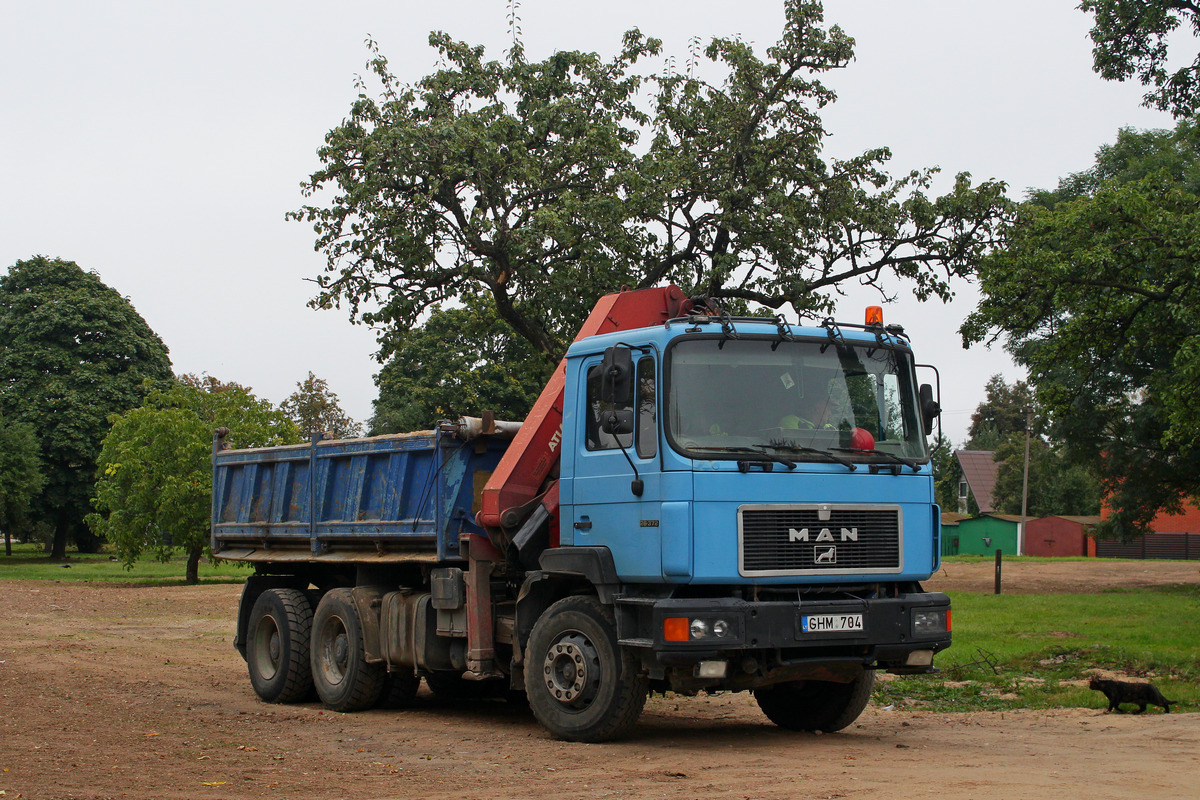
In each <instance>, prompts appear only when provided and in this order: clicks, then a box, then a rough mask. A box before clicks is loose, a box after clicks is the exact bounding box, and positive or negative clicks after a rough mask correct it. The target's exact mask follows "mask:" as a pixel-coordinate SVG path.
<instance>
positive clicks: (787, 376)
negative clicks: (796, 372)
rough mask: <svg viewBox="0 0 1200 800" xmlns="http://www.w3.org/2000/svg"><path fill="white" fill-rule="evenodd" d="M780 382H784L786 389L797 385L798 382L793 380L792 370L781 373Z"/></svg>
mask: <svg viewBox="0 0 1200 800" xmlns="http://www.w3.org/2000/svg"><path fill="white" fill-rule="evenodd" d="M779 382H780V383H782V384H783V388H784V389H791V388H792V387H793V386H795V385H796V382H795V381H794V380H792V374H791V373H790V372H785V373H783V374H782V375H780V376H779Z"/></svg>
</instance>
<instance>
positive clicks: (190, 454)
mask: <svg viewBox="0 0 1200 800" xmlns="http://www.w3.org/2000/svg"><path fill="white" fill-rule="evenodd" d="M204 384H207V386H208V388H207V389H206V388H200V386H202V385H204ZM220 426H224V427H227V428H229V429H230V442H231V444H232V443H236V444H237V445H238V446H239V447H265V446H271V445H279V444H292V443H296V442H299V441H300V434H299V431H298V429H297V428H296V425H295V423H293V422H292V421H291V419H289V418H288V416H287V415H286V414H284V413H283V412H282V411H280V410H278V409H276V408H274V407H273V406H272V405H271V404H270V403H268V402H267V401H265V400H259V399H257V398H255V397H254V396H253V395H252V394H250V392H249V391H248V390H246V389H244V388H243V387H240V386H237V385H236V384H222V383H221V382H219V381H216V380H213V379H207V380H204V379H196V378H194V377H191V376H189V377H188V379H187V381H186V382H184V381H181V382H178V383H176V384H175V385H174V386H172V387H171V388H170V389H169V390H167V391H162V390H158V389H156V390H153V391H151V392H150V394H149V396H148V397H147V398H146V403H145V405H143V406H141V407H140V408H135V409H133V410H131V411H128V412H126V413H125V414H123V415H120V416H117V417H114V420H113V425H112V429H111V430H110V431H109V433H108V435H107V436H106V437H105V438H104V444H103V448H102V449H101V451H100V456H99V458H98V459H97V473H96V478H97V479H96V498H95V501H94V505H95V508H96V513H94V514H91V515H89V516H88V518H87V521H88V524H89V525H91V526H92V527H93V528H94V529H95V531H96V533H97V534H98V535H101V536H104V537H105V538H106V539H107V540H108V541H109V542H110V543H111V544H112V545H113V547H114V548H115V550H116V552H117V555H118V556H119V557H120V558H121V560H122V562H123V563H124V564H125V565H126V566H127V567H132V565H133V563H134V562H135V561H136V560H137V559H138V558H140V557H141V556H142V554H143V553H145V552H150V553H152V554H153V555H154V556H155V557H156V558H158V559H159V560H160V561H167V560H168V559H170V557H171V555H172V553H173V552H175V551H176V550H177V549H182V550H183V551H184V552H186V553H187V556H188V566H187V581H188V582H189V583H195V582H196V578H197V571H196V569H197V565H198V563H199V560H200V558H201V556H202V555H203V554H204V552H205V549H206V548H207V547H208V544H209V519H210V513H211V509H212V460H211V455H212V438H213V431H214V429H216V428H217V427H220Z"/></svg>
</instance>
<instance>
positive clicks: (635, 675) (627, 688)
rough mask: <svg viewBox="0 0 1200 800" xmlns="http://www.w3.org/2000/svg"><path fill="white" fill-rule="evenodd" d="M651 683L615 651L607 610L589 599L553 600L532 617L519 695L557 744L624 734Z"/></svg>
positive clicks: (614, 632)
mask: <svg viewBox="0 0 1200 800" xmlns="http://www.w3.org/2000/svg"><path fill="white" fill-rule="evenodd" d="M648 686H649V681H648V679H647V677H646V675H644V674H643V673H642V671H641V667H640V664H639V663H638V660H637V659H636V658H635V657H634V656H633V655H632V654H631V653H630V652H629V651H627V650H624V649H622V648H621V646H620V645H618V644H617V626H616V621H615V619H614V618H613V613H612V610H611V609H610V608H608V607H606V606H604V605H602V604H601V603H600V601H599V600H597V599H596V598H594V597H583V596H577V597H567V598H564V599H563V600H559V601H558V602H557V603H555V604H554V605H552V606H550V608H548V609H546V611H545V612H544V613H543V614H542V615H541V616H540V617H539V618H538V621H537V622H536V623H535V624H534V626H533V630H532V631H531V632H530V634H529V642H528V644H527V646H526V648H525V693H526V695H527V696H528V698H529V707H530V709H531V710H532V711H533V715H534V717H536V718H537V721H538V722H540V723H541V724H542V727H544V728H545V729H546V730H548V731H549V732H550V733H551V734H553V735H554V736H555V737H557V738H559V739H565V740H567V741H573V742H603V741H608V740H611V739H615V738H617V737H619V736H621V735H622V734H623V733H625V732H626V731H628V730H629V729H630V728H631V727H632V726H633V724H634V723H635V722H636V721H637V718H638V715H640V714H641V713H642V707H643V706H644V705H645V704H646V693H647V690H648Z"/></svg>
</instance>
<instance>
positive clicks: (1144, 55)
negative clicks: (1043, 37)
mask: <svg viewBox="0 0 1200 800" xmlns="http://www.w3.org/2000/svg"><path fill="white" fill-rule="evenodd" d="M1079 8H1080V9H1082V10H1083V11H1086V12H1089V13H1091V14H1093V15H1094V24H1093V26H1092V30H1091V37H1092V42H1093V43H1094V44H1095V47H1093V48H1092V59H1093V67H1094V69H1095V71H1096V72H1097V73H1098V74H1099V75H1100V76H1101V77H1102V78H1105V79H1107V80H1110V81H1125V80H1129V79H1130V78H1132V77H1135V76H1136V77H1137V79H1138V80H1139V81H1141V83H1142V85H1143V86H1149V87H1152V88H1151V89H1150V90H1149V91H1148V92H1146V95H1145V98H1144V99H1143V105H1145V106H1148V107H1150V108H1157V109H1159V110H1161V111H1170V112H1171V113H1172V114H1174V115H1175V117H1176V118H1182V117H1188V116H1192V115H1195V114H1196V112H1197V111H1200V56H1198V57H1197V58H1196V59H1195V60H1194V61H1193V62H1192V63H1191V64H1188V65H1187V66H1184V67H1180V68H1179V69H1176V70H1174V71H1172V70H1170V69H1169V68H1168V66H1167V61H1168V57H1167V41H1168V39H1169V38H1170V37H1171V36H1172V33H1173V32H1174V31H1177V30H1178V29H1180V28H1184V29H1188V28H1190V29H1191V32H1192V35H1193V36H1197V35H1200V6H1197V5H1196V3H1195V2H1193V0H1083V2H1082V3H1080V4H1079Z"/></svg>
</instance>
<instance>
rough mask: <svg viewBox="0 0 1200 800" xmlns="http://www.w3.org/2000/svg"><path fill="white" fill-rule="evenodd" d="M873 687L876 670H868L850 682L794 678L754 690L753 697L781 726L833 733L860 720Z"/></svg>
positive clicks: (765, 712)
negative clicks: (859, 717) (797, 679)
mask: <svg viewBox="0 0 1200 800" xmlns="http://www.w3.org/2000/svg"><path fill="white" fill-rule="evenodd" d="M874 686H875V670H873V669H869V670H865V671H864V672H863V674H862V675H860V676H858V677H857V678H856V679H854V680H853V681H851V682H850V683H834V682H832V681H791V682H789V683H780V684H776V685H775V686H768V687H766V688H763V689H755V690H754V699H755V700H757V701H758V707H759V708H761V709H762V711H763V713H764V714H766V715H767V719H769V720H771V722H774V723H775V724H776V725H778V726H779V727H781V728H787V729H788V730H792V731H821V732H822V733H833V732H834V731H840V730H841V729H842V728H845V727H846V726H847V725H849V724H850V723H852V722H854V720H856V719H858V715H859V714H861V713H862V712H863V709H864V708H866V707H867V703H868V702H869V701H870V699H871V689H872V688H873V687H874Z"/></svg>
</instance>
